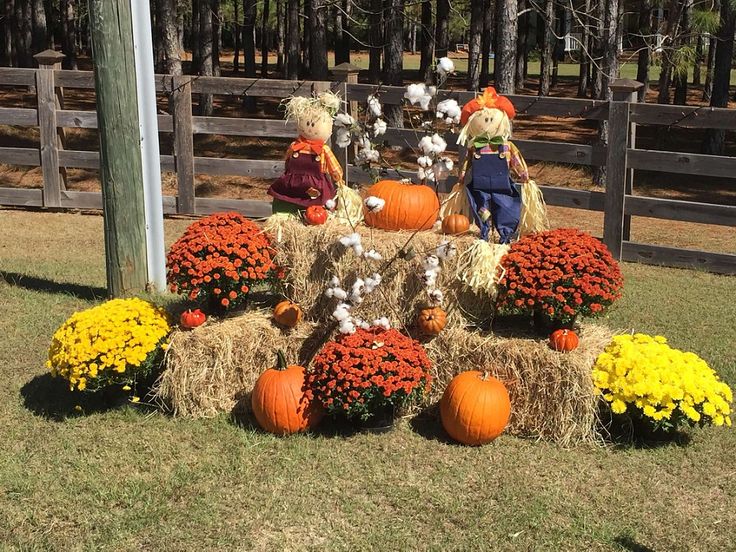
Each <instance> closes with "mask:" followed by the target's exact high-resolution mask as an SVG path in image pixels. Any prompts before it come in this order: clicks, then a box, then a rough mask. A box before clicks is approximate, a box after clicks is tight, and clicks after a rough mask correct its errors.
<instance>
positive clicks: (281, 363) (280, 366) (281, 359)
mask: <svg viewBox="0 0 736 552" xmlns="http://www.w3.org/2000/svg"><path fill="white" fill-rule="evenodd" d="M288 367H289V363H288V362H286V355H284V351H282V350H281V349H279V350H277V351H276V369H277V370H286V369H287V368H288Z"/></svg>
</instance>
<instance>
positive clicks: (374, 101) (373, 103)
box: [367, 94, 383, 117]
mask: <svg viewBox="0 0 736 552" xmlns="http://www.w3.org/2000/svg"><path fill="white" fill-rule="evenodd" d="M367 103H368V112H369V113H370V114H371V115H372V116H373V117H380V116H381V115H382V114H383V108H382V107H381V102H380V100H379V99H378V98H377V97H376V96H374V95H372V94H371V95H370V96H368V99H367Z"/></svg>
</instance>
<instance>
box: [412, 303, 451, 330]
mask: <svg viewBox="0 0 736 552" xmlns="http://www.w3.org/2000/svg"><path fill="white" fill-rule="evenodd" d="M446 325H447V313H446V312H445V311H443V310H442V309H441V308H440V307H428V308H426V309H422V310H421V311H420V313H419V318H417V326H418V327H419V331H420V332H422V334H424V335H439V334H440V332H441V331H442V330H443V329H444V327H445V326H446Z"/></svg>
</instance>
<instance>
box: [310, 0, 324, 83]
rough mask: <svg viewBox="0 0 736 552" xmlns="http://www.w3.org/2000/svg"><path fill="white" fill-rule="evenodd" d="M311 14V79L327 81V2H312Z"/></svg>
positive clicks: (317, 0)
mask: <svg viewBox="0 0 736 552" xmlns="http://www.w3.org/2000/svg"><path fill="white" fill-rule="evenodd" d="M311 1H312V9H311V11H310V12H309V27H310V32H309V36H310V39H309V40H310V42H309V44H310V49H309V67H310V78H311V79H313V80H318V81H326V80H327V76H328V75H327V30H326V28H325V25H326V22H327V4H326V3H325V0H311Z"/></svg>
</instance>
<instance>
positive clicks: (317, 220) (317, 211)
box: [304, 205, 327, 226]
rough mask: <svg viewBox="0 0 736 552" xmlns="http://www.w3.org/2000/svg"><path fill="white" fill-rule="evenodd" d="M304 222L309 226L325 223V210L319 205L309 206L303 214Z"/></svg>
mask: <svg viewBox="0 0 736 552" xmlns="http://www.w3.org/2000/svg"><path fill="white" fill-rule="evenodd" d="M304 220H305V221H306V223H307V224H309V225H310V226H318V225H320V224H324V223H325V222H327V209H325V208H324V207H322V206H321V205H311V206H310V207H307V210H306V211H305V213H304Z"/></svg>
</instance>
